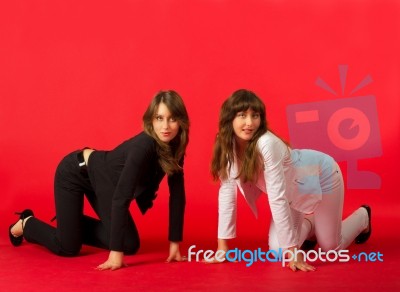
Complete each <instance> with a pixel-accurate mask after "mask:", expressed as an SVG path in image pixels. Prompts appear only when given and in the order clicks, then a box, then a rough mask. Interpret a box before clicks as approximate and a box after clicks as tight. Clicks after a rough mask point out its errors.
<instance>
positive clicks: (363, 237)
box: [355, 205, 372, 244]
mask: <svg viewBox="0 0 400 292" xmlns="http://www.w3.org/2000/svg"><path fill="white" fill-rule="evenodd" d="M361 207H363V208H365V210H367V212H368V227H369V228H368V229H369V230H368V231H367V232H363V233H360V234H359V235H358V236H357V237H356V239H355V242H356V243H357V244H361V243H364V242H366V241H367V240H368V239H369V237H370V236H371V231H372V226H371V207H370V206H368V205H362V206H361Z"/></svg>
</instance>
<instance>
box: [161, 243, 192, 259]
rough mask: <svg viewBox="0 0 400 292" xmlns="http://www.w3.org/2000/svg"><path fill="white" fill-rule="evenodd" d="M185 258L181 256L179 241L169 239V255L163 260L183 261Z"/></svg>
mask: <svg viewBox="0 0 400 292" xmlns="http://www.w3.org/2000/svg"><path fill="white" fill-rule="evenodd" d="M186 260H187V258H186V257H183V256H181V252H180V251H179V242H174V241H171V242H170V243H169V256H168V258H167V259H166V260H165V262H167V263H170V262H184V261H186Z"/></svg>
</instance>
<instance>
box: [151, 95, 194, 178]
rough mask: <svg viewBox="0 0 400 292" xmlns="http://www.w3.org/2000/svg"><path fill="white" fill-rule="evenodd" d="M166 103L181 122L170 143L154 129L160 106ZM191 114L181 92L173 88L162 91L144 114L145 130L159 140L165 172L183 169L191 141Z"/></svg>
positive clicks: (159, 153)
mask: <svg viewBox="0 0 400 292" xmlns="http://www.w3.org/2000/svg"><path fill="white" fill-rule="evenodd" d="M160 103H164V104H165V105H166V106H167V107H168V110H169V111H170V112H171V115H172V117H174V118H175V119H176V120H177V122H178V124H179V131H178V134H177V135H176V137H175V138H174V139H172V140H171V141H170V142H169V143H165V142H162V141H161V140H160V139H159V138H158V137H157V134H156V133H155V132H154V129H153V120H154V118H155V116H156V113H157V110H158V106H159V105H160ZM189 126H190V123H189V116H188V114H187V111H186V107H185V104H184V103H183V100H182V98H181V97H180V96H179V94H178V93H177V92H175V91H173V90H167V91H160V92H158V93H157V94H156V96H155V97H154V98H153V100H152V101H151V103H150V105H149V106H148V108H147V110H146V112H145V113H144V115H143V127H144V132H145V133H146V134H148V135H150V136H151V137H153V138H154V139H155V140H156V141H157V153H158V155H159V160H158V161H159V163H160V165H161V168H162V169H163V170H164V172H165V173H166V174H168V175H171V174H173V173H175V172H179V171H181V170H182V159H183V157H184V155H185V152H186V147H187V145H188V143H189Z"/></svg>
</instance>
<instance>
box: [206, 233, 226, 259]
mask: <svg viewBox="0 0 400 292" xmlns="http://www.w3.org/2000/svg"><path fill="white" fill-rule="evenodd" d="M228 250H229V247H228V240H226V239H220V238H218V248H217V251H216V252H215V256H214V257H213V258H212V259H207V260H206V259H203V262H204V263H206V264H220V263H223V262H225V261H226V258H225V254H226V252H227V251H228Z"/></svg>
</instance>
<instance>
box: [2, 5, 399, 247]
mask: <svg viewBox="0 0 400 292" xmlns="http://www.w3.org/2000/svg"><path fill="white" fill-rule="evenodd" d="M1 6H2V8H1V9H0V98H1V99H0V100H1V103H0V133H1V135H0V151H1V159H0V190H1V196H2V203H1V206H0V214H1V217H2V218H1V221H0V224H1V227H2V229H3V232H2V233H1V234H2V235H0V239H2V241H5V240H7V238H6V231H5V229H6V228H7V227H8V225H9V224H10V222H12V221H14V220H15V217H13V215H12V212H14V211H20V210H22V209H24V208H27V207H29V208H32V209H33V210H34V211H35V213H36V215H37V216H38V217H40V218H43V219H45V220H48V219H50V218H51V217H52V216H53V215H54V203H53V191H52V189H53V174H54V170H55V168H56V166H57V163H58V162H59V161H60V159H61V158H62V157H63V156H64V155H65V154H67V153H69V152H70V151H72V150H75V149H78V148H82V147H84V146H90V147H94V148H97V149H111V148H113V147H115V146H116V145H117V144H119V143H120V142H121V141H123V140H125V139H127V138H129V137H131V136H133V135H134V134H136V133H138V132H139V131H140V130H141V117H142V114H143V112H144V110H145V108H146V106H147V105H148V103H149V101H150V100H151V98H152V97H153V95H154V94H155V93H156V92H157V91H158V90H160V89H174V90H176V91H178V92H179V93H180V94H181V95H182V97H183V98H184V100H185V103H186V105H187V108H188V111H189V114H190V118H191V124H192V126H191V133H190V134H191V135H190V145H189V147H188V151H187V159H186V166H185V176H186V192H187V212H186V221H185V243H186V244H187V245H191V244H196V243H197V242H199V241H200V240H204V241H205V242H209V243H210V247H215V244H214V243H215V239H216V225H217V191H218V184H215V183H213V182H212V181H211V178H210V175H209V163H210V158H211V150H212V144H213V140H214V136H215V134H216V130H217V120H218V112H219V108H220V105H221V103H222V101H223V100H224V99H225V98H227V97H228V96H229V95H230V94H231V93H232V92H233V91H234V90H236V89H239V88H248V89H251V90H253V91H255V92H256V93H257V94H258V95H259V96H260V97H261V98H262V99H263V100H264V102H265V103H266V105H267V114H268V119H269V123H270V125H271V127H272V128H273V129H274V130H275V131H276V132H277V133H279V134H280V135H281V136H282V137H284V138H287V139H288V138H289V137H288V125H287V120H286V107H287V106H288V105H290V104H298V103H305V102H313V101H319V100H328V99H332V96H331V95H330V93H328V92H325V91H323V90H322V89H321V88H319V87H317V86H316V85H315V80H316V78H317V77H321V78H322V79H324V80H325V81H327V82H328V83H329V84H330V85H331V86H332V87H333V88H334V89H338V88H340V80H339V75H338V70H337V68H338V65H340V64H347V65H348V66H349V71H348V74H347V86H348V87H349V88H354V87H355V86H356V85H357V84H358V83H359V82H360V81H361V80H362V79H363V78H364V77H365V76H366V75H368V74H369V75H371V76H372V78H373V80H374V81H373V82H372V83H371V84H369V85H368V86H366V87H365V88H363V89H362V90H360V91H359V92H358V93H357V94H358V95H369V94H372V95H374V96H375V97H376V101H377V111H378V117H379V126H380V134H381V143H382V152H383V155H382V156H381V157H376V158H370V159H365V160H362V161H361V162H360V165H361V167H362V168H363V169H365V170H371V171H374V172H376V173H377V174H379V175H380V176H381V178H382V187H381V189H379V190H349V191H348V192H347V194H346V201H345V212H344V213H345V215H347V214H349V212H350V211H352V210H353V209H355V208H356V207H358V206H359V205H360V204H362V203H369V204H370V205H372V206H373V210H374V215H375V216H376V217H379V216H380V217H381V218H386V219H388V220H389V222H392V221H393V220H398V219H397V218H398V214H399V213H400V206H399V200H398V178H397V177H398V176H397V166H398V164H399V163H400V160H399V155H398V151H399V125H400V123H399V108H400V107H399V93H400V90H399V89H400V87H399V77H400V67H399V57H398V55H399V51H400V50H399V49H400V48H399V19H400V13H399V11H400V7H399V6H400V5H399V2H398V1H395V0H393V1H390V0H380V1H373V0H365V1H355V0H353V1H348V0H347V1H338V0H335V1H331V0H327V1H319V0H305V1H273V0H270V1H267V0H265V1H263V0H246V1H244V0H236V1H223V0H218V1H217V0H204V1H200V0H193V1H178V0H158V1H146V0H143V1H75V0H70V1H53V0H51V1H8V2H7V3H2V4H1ZM305 139H306V137H305ZM342 166H343V167H344V171H345V166H346V165H345V163H342ZM167 197H168V194H167V191H166V188H165V182H164V183H163V185H162V187H161V190H160V191H159V199H157V201H156V203H155V206H154V207H153V209H151V210H150V211H149V213H148V214H146V215H145V216H141V215H140V214H139V212H138V210H137V208H136V204H132V208H131V210H132V213H133V215H134V218H135V220H136V221H137V224H138V227H139V232H140V233H141V236H142V237H143V238H144V239H147V238H153V237H155V238H157V239H160V240H166V234H167V227H166V225H167ZM239 202H240V206H239V218H240V220H239V229H238V232H239V233H238V234H239V236H241V237H242V238H258V239H262V240H264V241H265V243H266V242H267V241H266V237H267V227H268V222H269V217H270V214H269V209H268V205H267V200H266V199H265V198H263V199H262V200H261V202H260V204H259V206H260V214H261V215H260V219H259V220H258V221H256V220H255V219H254V218H253V217H252V214H251V213H250V210H249V209H248V208H247V207H246V206H245V205H244V202H243V200H239ZM87 212H89V213H91V212H92V211H91V210H90V209H89V208H87ZM379 228H380V229H381V230H384V229H385V228H388V226H387V225H386V227H385V226H381V227H379ZM376 229H378V227H376ZM163 244H164V243H163Z"/></svg>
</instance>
